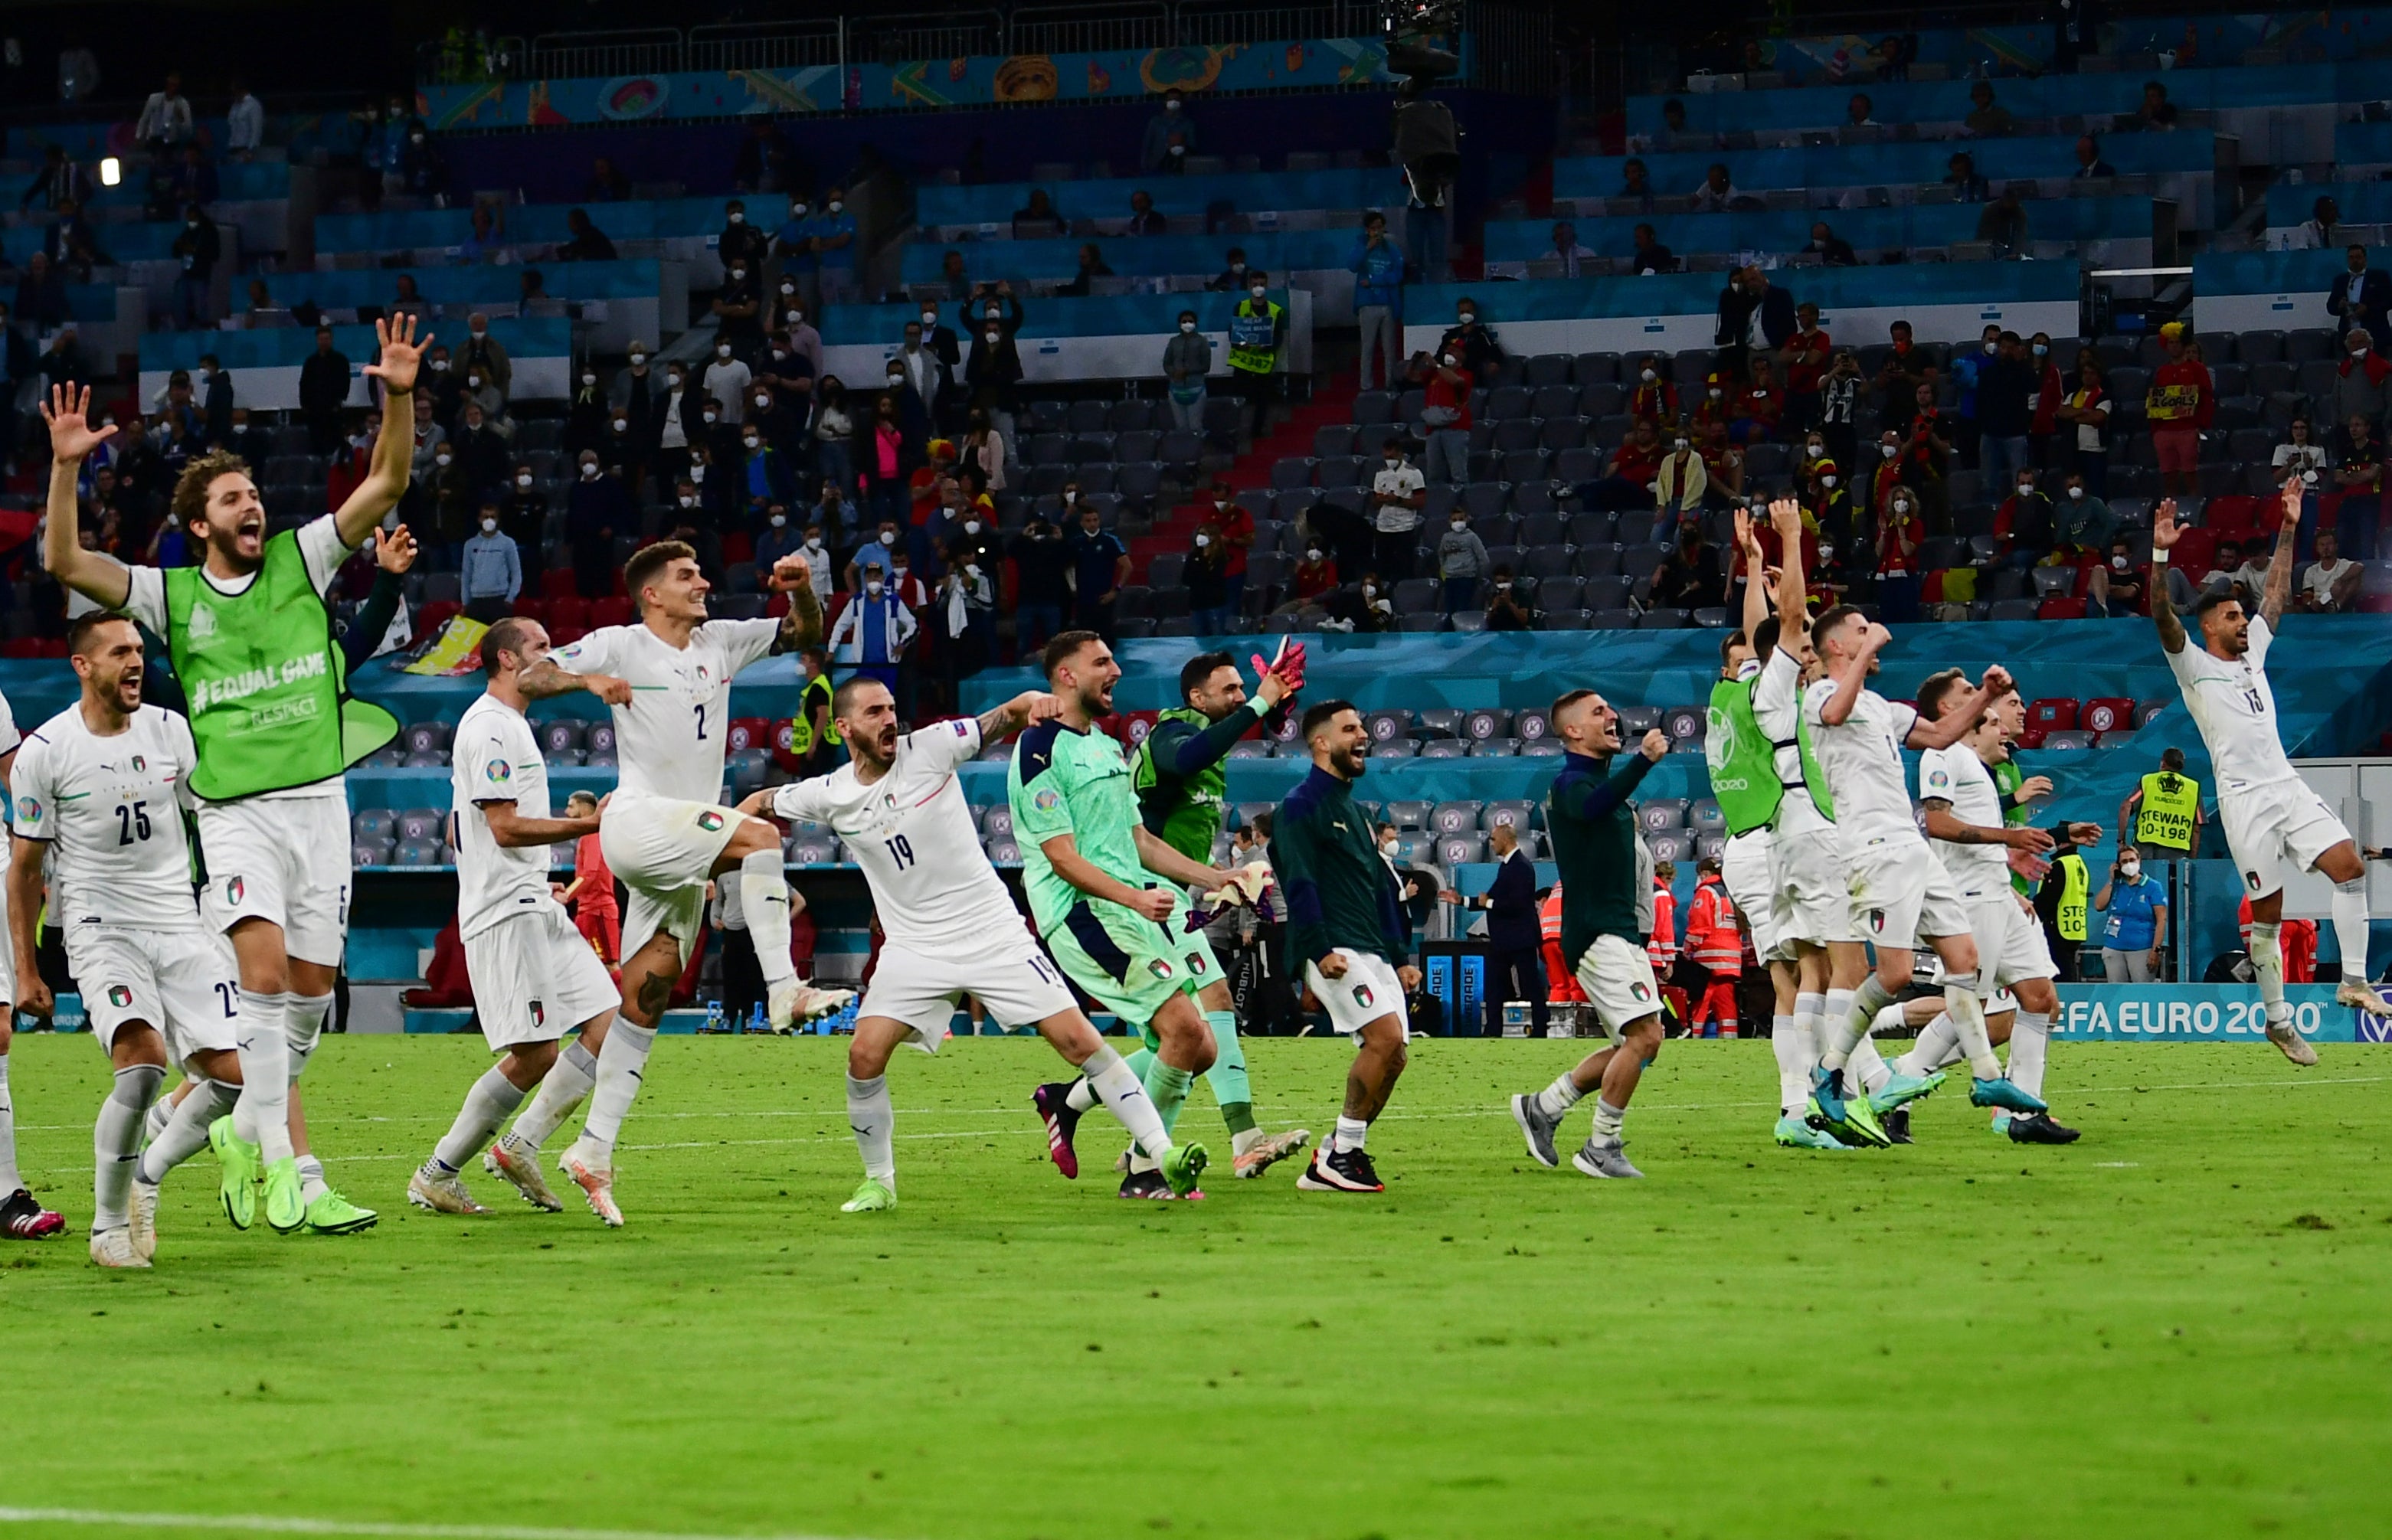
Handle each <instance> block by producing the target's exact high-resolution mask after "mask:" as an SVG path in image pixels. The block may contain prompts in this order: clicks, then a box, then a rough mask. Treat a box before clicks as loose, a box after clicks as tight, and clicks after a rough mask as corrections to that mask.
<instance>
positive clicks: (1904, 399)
mask: <svg viewBox="0 0 2392 1540" xmlns="http://www.w3.org/2000/svg"><path fill="white" fill-rule="evenodd" d="M1886 334H1887V336H1888V338H1889V339H1890V340H1891V346H1889V347H1888V348H1887V349H1886V355H1885V362H1884V363H1883V364H1881V365H1880V366H1878V371H1877V381H1876V385H1877V389H1878V393H1879V395H1880V397H1881V400H1880V403H1879V406H1880V412H1881V415H1882V416H1883V417H1884V418H1885V419H1886V420H1887V421H1890V422H1892V423H1896V424H1899V425H1901V426H1904V427H1907V426H1908V425H1909V422H1910V418H1911V414H1912V412H1914V411H1915V410H1917V401H1918V385H1919V382H1920V381H1922V380H1930V379H1932V378H1934V375H1935V366H1934V364H1933V363H1931V362H1930V361H1929V359H1928V357H1927V355H1926V354H1924V353H1922V352H1921V351H1919V347H1918V343H1917V341H1916V340H1915V337H1914V334H1913V332H1912V330H1911V326H1910V323H1909V322H1908V321H1895V322H1894V323H1893V324H1892V325H1891V326H1889V327H1887V328H1886Z"/></svg>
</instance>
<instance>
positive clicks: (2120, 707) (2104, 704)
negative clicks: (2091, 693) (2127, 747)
mask: <svg viewBox="0 0 2392 1540" xmlns="http://www.w3.org/2000/svg"><path fill="white" fill-rule="evenodd" d="M2134 716H2135V703H2134V702H2132V701H2130V700H2126V699H2124V698H2122V697H2119V696H2115V695H2104V696H2101V697H2100V698H2099V699H2096V700H2089V701H2087V702H2086V703H2085V708H2084V710H2083V711H2082V712H2080V713H2079V714H2078V718H2077V719H2078V720H2079V721H2080V722H2081V723H2082V724H2083V725H2084V727H2085V728H2086V730H2087V731H2091V732H2100V733H2110V732H2116V731H2132V730H2133V728H2134V725H2135V722H2134Z"/></svg>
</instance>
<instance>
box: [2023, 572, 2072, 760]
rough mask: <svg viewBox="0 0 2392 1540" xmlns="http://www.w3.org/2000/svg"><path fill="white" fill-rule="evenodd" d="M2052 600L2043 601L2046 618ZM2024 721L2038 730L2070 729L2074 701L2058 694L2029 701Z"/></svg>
mask: <svg viewBox="0 0 2392 1540" xmlns="http://www.w3.org/2000/svg"><path fill="white" fill-rule="evenodd" d="M2061 602H2069V601H2064V600H2063V601H2061ZM2051 605H2052V601H2050V600H2046V601H2044V607H2043V612H2042V613H2043V618H2044V619H2046V620H2049V619H2051V618H2053V616H2052V614H2051ZM2076 613H2077V614H2078V615H2083V614H2084V613H2085V606H2084V605H2083V604H2081V603H2080V604H2078V605H2077V606H2076ZM2026 721H2027V725H2028V726H2029V727H2031V728H2034V729H2035V730H2037V731H2040V732H2066V731H2072V730H2073V729H2074V727H2075V726H2076V703H2075V702H2074V701H2073V700H2069V699H2066V698H2065V697H2062V696H2059V695H2053V696H2049V697H2047V698H2046V699H2043V700H2039V701H2032V702H2029V703H2028V705H2027V708H2026Z"/></svg>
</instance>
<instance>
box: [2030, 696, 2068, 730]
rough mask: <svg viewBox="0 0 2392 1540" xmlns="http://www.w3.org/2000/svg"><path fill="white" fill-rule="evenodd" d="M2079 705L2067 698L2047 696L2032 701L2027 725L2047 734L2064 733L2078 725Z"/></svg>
mask: <svg viewBox="0 0 2392 1540" xmlns="http://www.w3.org/2000/svg"><path fill="white" fill-rule="evenodd" d="M2077 710H2078V707H2077V704H2076V702H2075V701H2074V700H2072V699H2069V698H2068V697H2066V696H2061V695H2052V696H2046V697H2045V698H2043V699H2041V700H2034V701H2030V702H2028V703H2027V707H2026V719H2027V725H2028V726H2030V727H2036V728H2041V729H2042V730H2043V731H2046V732H2057V731H2065V730H2067V729H2070V728H2074V726H2075V725H2076V716H2077Z"/></svg>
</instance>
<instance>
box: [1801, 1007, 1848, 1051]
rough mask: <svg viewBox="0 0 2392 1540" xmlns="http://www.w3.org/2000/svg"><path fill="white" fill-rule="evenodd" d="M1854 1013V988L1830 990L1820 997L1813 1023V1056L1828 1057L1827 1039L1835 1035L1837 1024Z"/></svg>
mask: <svg viewBox="0 0 2392 1540" xmlns="http://www.w3.org/2000/svg"><path fill="white" fill-rule="evenodd" d="M1796 1003H1797V1004H1800V1002H1799V1001H1798V1002H1796ZM1850 1015H1852V990H1828V991H1827V992H1826V994H1825V995H1822V996H1821V997H1820V999H1819V1015H1818V1018H1817V1019H1816V1020H1814V1021H1813V1022H1812V1023H1811V1055H1812V1057H1813V1058H1815V1059H1819V1060H1823V1061H1824V1060H1825V1059H1826V1056H1827V1041H1828V1040H1829V1039H1830V1038H1832V1037H1833V1036H1834V1035H1835V1032H1836V1024H1837V1023H1838V1022H1839V1021H1841V1020H1843V1019H1844V1017H1846V1016H1850Z"/></svg>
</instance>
